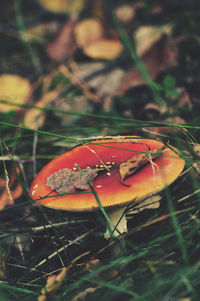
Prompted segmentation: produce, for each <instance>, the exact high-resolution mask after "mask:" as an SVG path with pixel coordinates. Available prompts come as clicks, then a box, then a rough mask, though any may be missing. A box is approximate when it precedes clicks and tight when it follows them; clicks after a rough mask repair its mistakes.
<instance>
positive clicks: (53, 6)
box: [38, 0, 84, 13]
mask: <svg viewBox="0 0 200 301" xmlns="http://www.w3.org/2000/svg"><path fill="white" fill-rule="evenodd" d="M38 2H39V3H40V5H41V6H43V7H44V8H45V9H47V10H49V11H51V12H53V13H63V12H69V13H71V12H75V13H78V12H80V11H81V10H82V8H83V6H84V0H38Z"/></svg>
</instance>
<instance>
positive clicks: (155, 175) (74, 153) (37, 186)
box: [30, 137, 185, 211]
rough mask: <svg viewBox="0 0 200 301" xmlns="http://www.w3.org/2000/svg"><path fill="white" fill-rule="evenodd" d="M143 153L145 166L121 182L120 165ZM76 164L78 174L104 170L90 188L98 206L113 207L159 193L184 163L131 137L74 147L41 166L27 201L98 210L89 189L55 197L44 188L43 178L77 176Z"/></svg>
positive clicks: (153, 142) (162, 147)
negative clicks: (98, 168)
mask: <svg viewBox="0 0 200 301" xmlns="http://www.w3.org/2000/svg"><path fill="white" fill-rule="evenodd" d="M156 151H160V155H158V156H157V157H152V156H151V155H150V152H154V153H155V152H156ZM145 152H147V154H149V155H148V158H149V160H148V162H146V163H145V164H143V165H142V166H141V168H139V169H137V170H136V171H135V172H134V173H133V174H131V175H129V176H127V177H125V178H124V180H123V181H122V177H121V174H120V172H119V168H120V165H121V164H122V163H123V162H127V161H128V160H130V159H134V157H135V158H137V159H138V158H139V157H140V156H139V155H141V154H145ZM76 164H77V165H78V166H79V167H80V169H81V170H85V169H86V168H87V167H88V166H89V167H90V168H91V169H94V168H95V167H96V166H97V165H98V166H106V167H107V168H108V169H105V170H103V172H100V173H98V174H97V176H96V177H94V179H93V181H92V183H91V184H92V186H93V188H94V189H95V191H96V192H97V195H98V197H99V199H100V201H101V204H102V205H103V206H104V207H113V206H124V205H126V204H128V203H130V202H132V201H134V202H137V201H139V200H142V199H144V198H145V197H147V196H150V195H152V194H155V193H157V192H159V191H161V190H163V189H164V188H165V187H166V186H167V185H169V184H171V183H172V182H173V181H174V180H175V179H176V178H177V177H178V175H179V174H180V173H181V171H182V170H183V168H184V164H185V162H184V160H183V159H181V158H180V157H179V155H178V154H177V150H176V149H175V148H172V147H170V148H169V147H166V146H165V145H164V144H163V143H162V142H160V141H157V140H151V139H142V138H135V137H123V138H109V139H103V140H95V141H91V142H87V143H84V144H82V145H78V146H77V147H75V148H73V149H71V150H70V151H68V152H66V153H64V154H62V155H60V156H58V157H57V158H55V159H53V160H52V161H50V162H49V163H48V164H47V165H46V166H44V167H43V168H42V170H41V171H40V172H39V174H38V175H37V176H36V178H35V179H34V181H33V183H32V185H31V188H30V195H31V197H32V198H33V199H35V200H37V202H38V203H39V204H42V205H44V206H47V207H50V208H54V209H64V210H69V211H82V210H83V211H86V210H88V211H89V210H92V209H95V208H98V207H99V205H98V203H97V200H96V198H95V196H94V194H93V193H92V192H91V189H90V188H88V189H84V190H83V191H87V192H90V193H81V194H80V193H77V191H75V190H72V191H70V194H66V195H62V196H59V195H58V192H56V191H55V190H52V188H51V187H49V186H47V183H46V182H47V178H48V177H49V176H50V175H53V174H55V173H56V172H58V171H59V170H63V169H64V168H67V169H68V170H71V171H73V172H77V173H79V174H80V172H79V171H78V170H77V169H76ZM72 192H74V193H73V194H71V193H72Z"/></svg>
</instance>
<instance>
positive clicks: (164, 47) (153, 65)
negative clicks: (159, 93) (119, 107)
mask: <svg viewBox="0 0 200 301" xmlns="http://www.w3.org/2000/svg"><path fill="white" fill-rule="evenodd" d="M142 61H143V63H144V64H145V66H146V68H147V71H148V73H149V75H150V77H151V78H152V79H155V78H156V76H157V75H158V73H159V72H160V71H162V70H163V69H164V68H165V66H166V64H169V65H170V66H176V64H177V50H176V47H175V45H174V44H173V42H172V41H170V40H168V39H164V40H161V41H159V42H158V43H156V44H155V45H153V47H152V48H151V49H149V50H148V51H147V52H146V53H145V55H144V56H143V57H142ZM145 83H146V82H145V79H144V78H143V77H142V75H141V74H140V72H139V71H138V69H137V68H135V67H134V68H133V69H132V70H131V71H129V72H128V73H127V74H126V75H125V76H124V79H123V82H122V85H121V87H120V88H119V94H120V95H121V94H124V93H125V92H126V91H127V90H128V89H130V88H133V87H136V86H139V85H142V84H145Z"/></svg>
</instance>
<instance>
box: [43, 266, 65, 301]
mask: <svg viewBox="0 0 200 301" xmlns="http://www.w3.org/2000/svg"><path fill="white" fill-rule="evenodd" d="M69 268H70V267H69ZM69 268H66V267H65V268H63V269H62V271H61V272H60V273H59V274H58V275H53V276H50V277H48V279H47V284H46V286H45V288H43V289H42V291H41V295H40V296H39V297H38V301H46V300H49V298H48V297H49V296H52V295H53V293H54V292H55V291H56V290H57V289H58V288H59V287H60V286H61V285H62V283H63V281H64V279H65V277H66V274H67V271H68V270H69ZM47 294H48V297H47Z"/></svg>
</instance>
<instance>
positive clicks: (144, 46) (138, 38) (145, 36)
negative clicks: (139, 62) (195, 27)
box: [134, 24, 173, 57]
mask: <svg viewBox="0 0 200 301" xmlns="http://www.w3.org/2000/svg"><path fill="white" fill-rule="evenodd" d="M172 28H173V26H172V25H171V24H170V25H165V26H162V27H156V26H141V27H139V28H138V30H136V32H135V33H134V39H135V42H136V51H137V54H138V55H139V56H140V57H142V56H143V55H144V54H145V53H146V52H147V51H148V50H149V49H150V48H151V47H152V46H153V45H154V44H155V43H156V42H157V41H158V40H160V38H161V37H162V35H163V34H170V33H171V31H172Z"/></svg>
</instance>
